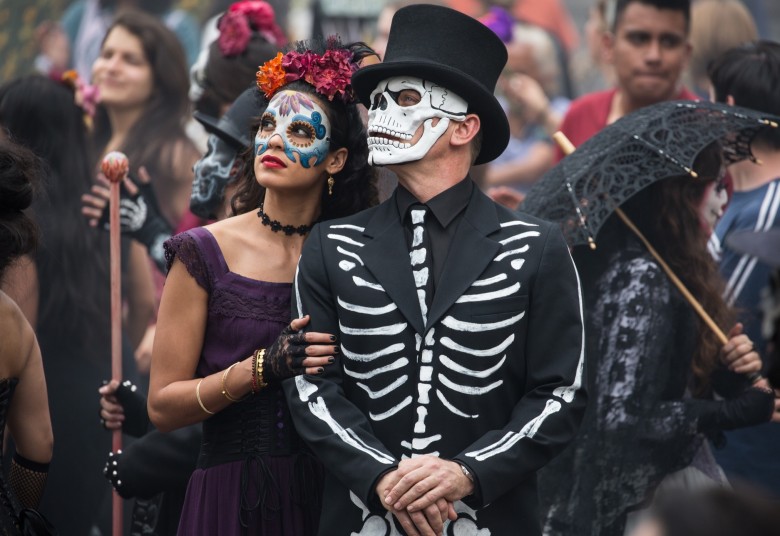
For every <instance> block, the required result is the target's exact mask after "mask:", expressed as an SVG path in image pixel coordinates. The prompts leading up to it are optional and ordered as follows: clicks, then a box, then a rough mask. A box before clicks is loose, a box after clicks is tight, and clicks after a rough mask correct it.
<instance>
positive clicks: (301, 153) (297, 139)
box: [255, 90, 330, 168]
mask: <svg viewBox="0 0 780 536" xmlns="http://www.w3.org/2000/svg"><path fill="white" fill-rule="evenodd" d="M276 135H278V136H280V137H281V139H282V143H283V144H284V153H285V154H286V155H287V158H289V159H290V160H291V161H292V162H293V163H297V162H298V160H296V158H295V155H296V154H297V155H298V157H299V158H300V164H301V166H303V167H304V168H309V167H311V166H312V165H314V166H317V165H319V164H321V163H322V161H323V160H325V157H326V156H327V155H328V150H329V149H330V121H329V120H328V116H327V115H326V114H325V111H324V110H323V109H322V108H321V107H320V106H319V105H318V104H317V103H316V102H315V101H314V100H312V99H311V98H309V96H308V95H306V94H305V93H299V92H297V91H289V90H288V91H280V92H279V93H277V94H276V95H274V97H273V98H272V99H271V102H269V103H268V108H267V109H266V111H265V113H264V114H263V117H262V119H261V122H260V128H259V129H258V131H257V136H256V137H255V156H260V155H261V154H263V153H264V152H265V151H266V150H267V149H268V143H269V141H270V140H271V138H273V137H274V136H276ZM312 158H316V160H315V161H314V162H313V163H312V161H311V159H312Z"/></svg>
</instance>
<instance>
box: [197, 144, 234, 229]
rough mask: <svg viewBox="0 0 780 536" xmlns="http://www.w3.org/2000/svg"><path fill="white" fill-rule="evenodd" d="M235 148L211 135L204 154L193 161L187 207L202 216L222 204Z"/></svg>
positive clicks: (209, 215) (230, 173)
mask: <svg viewBox="0 0 780 536" xmlns="http://www.w3.org/2000/svg"><path fill="white" fill-rule="evenodd" d="M237 156H238V151H236V150H235V149H234V148H233V147H232V146H231V145H230V144H228V143H226V142H225V141H224V140H222V138H220V137H219V136H215V135H213V134H212V135H211V136H209V140H208V151H207V152H206V155H205V156H204V157H203V158H201V159H200V160H198V161H197V162H196V163H195V167H194V168H193V171H194V172H195V180H194V181H193V183H192V194H191V195H190V210H192V213H193V214H195V215H196V216H200V217H201V218H214V217H215V214H216V211H217V209H218V208H219V206H220V205H221V204H222V201H223V197H224V195H225V187H226V186H227V185H228V184H230V182H232V181H233V180H234V179H235V176H233V175H232V171H233V167H234V166H235V163H236V157H237Z"/></svg>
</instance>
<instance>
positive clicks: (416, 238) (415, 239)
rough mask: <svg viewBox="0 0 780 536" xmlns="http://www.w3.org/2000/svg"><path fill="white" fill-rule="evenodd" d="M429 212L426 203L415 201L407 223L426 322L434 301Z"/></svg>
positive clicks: (413, 270) (411, 259) (413, 264)
mask: <svg viewBox="0 0 780 536" xmlns="http://www.w3.org/2000/svg"><path fill="white" fill-rule="evenodd" d="M428 214H430V209H429V208H428V207H427V206H426V205H423V204H420V203H415V204H414V205H412V206H411V207H410V208H409V214H408V216H407V219H406V224H407V226H409V229H411V231H412V238H411V242H410V244H409V259H410V261H411V263H412V274H413V275H414V286H415V288H416V290H417V299H418V301H419V302H420V311H421V312H422V317H423V322H424V323H425V322H427V321H428V309H430V306H431V302H432V301H433V256H432V249H431V240H430V233H429V232H428V230H427V229H426V228H425V222H426V220H425V218H426V217H427V216H428Z"/></svg>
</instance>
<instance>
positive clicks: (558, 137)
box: [552, 132, 729, 344]
mask: <svg viewBox="0 0 780 536" xmlns="http://www.w3.org/2000/svg"><path fill="white" fill-rule="evenodd" d="M552 137H553V139H554V140H555V142H556V143H557V144H558V146H559V147H560V148H561V150H562V151H563V153H564V154H567V155H568V154H571V153H573V152H574V150H575V147H574V144H573V143H572V142H571V141H570V140H569V138H567V137H566V135H565V134H564V133H563V132H556V133H555V134H553V136H552ZM615 213H616V214H617V215H618V217H620V219H621V220H623V223H625V224H626V226H628V228H629V229H631V231H632V232H633V233H634V234H635V235H636V236H637V237H638V238H639V240H641V241H642V243H643V244H644V245H645V247H646V248H647V250H648V251H649V252H650V254H651V255H652V256H653V258H654V259H655V260H656V261H658V264H659V265H660V266H661V268H662V269H663V271H664V272H666V275H667V276H668V277H669V279H670V280H671V281H672V283H674V286H675V287H677V289H678V290H679V291H680V292H681V293H682V295H683V296H684V297H685V299H686V300H687V301H688V303H690V304H691V307H693V310H694V311H696V313H697V314H698V315H699V317H701V319H702V320H703V321H704V323H705V324H707V326H708V327H709V328H710V329H711V330H712V331H713V333H715V335H717V337H718V339H720V342H721V343H722V344H726V343H727V342H729V339H728V337H727V336H726V334H725V333H723V330H722V329H720V327H719V326H718V325H717V324H716V323H715V321H714V320H713V319H712V317H711V316H710V315H709V314H708V313H707V311H705V310H704V307H702V306H701V304H700V303H699V301H698V300H697V299H696V298H695V297H694V296H693V294H691V292H690V291H689V290H688V289H687V288H686V287H685V284H684V283H683V282H682V281H680V278H679V277H677V275H676V274H675V273H674V272H673V271H672V269H671V268H670V267H669V265H668V264H666V262H665V261H664V260H663V259H662V258H661V255H660V254H659V253H658V252H657V251H656V250H655V248H654V247H653V246H652V245H651V244H650V242H648V240H647V238H645V236H644V235H643V234H642V232H641V231H640V230H639V229H637V227H636V225H634V222H632V221H631V219H630V218H629V217H628V216H626V213H625V212H623V210H622V209H621V208H620V207H618V206H616V207H615Z"/></svg>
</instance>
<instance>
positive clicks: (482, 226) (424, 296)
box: [285, 5, 586, 536]
mask: <svg viewBox="0 0 780 536" xmlns="http://www.w3.org/2000/svg"><path fill="white" fill-rule="evenodd" d="M505 62H506V48H505V46H504V45H503V43H502V42H501V41H500V40H499V39H498V38H497V37H496V36H495V35H494V34H493V32H492V31H491V30H489V29H488V28H487V27H485V26H483V25H482V24H481V23H479V22H478V21H476V20H475V19H472V18H470V17H467V16H465V15H462V14H460V13H458V12H456V11H453V10H451V9H448V8H443V7H437V6H430V5H414V6H410V7H406V8H403V9H401V10H399V11H398V12H397V13H396V15H395V17H394V19H393V23H392V26H391V30H390V36H389V42H388V46H387V50H386V55H385V59H384V62H383V63H381V64H375V65H370V66H367V67H364V68H362V69H360V70H358V71H357V72H356V73H354V74H353V77H352V84H353V87H354V88H355V91H356V93H357V95H358V97H359V98H360V100H361V101H362V102H363V103H364V104H365V105H366V106H368V107H369V123H368V137H369V139H368V145H369V150H370V155H369V160H370V162H372V163H373V164H374V165H386V166H388V167H389V168H390V169H391V170H392V171H393V172H395V173H396V174H397V175H398V178H399V187H398V189H397V190H396V192H395V193H394V194H393V195H392V196H391V197H390V199H388V200H387V201H385V202H384V203H382V204H380V205H379V206H377V207H375V208H371V209H368V210H366V211H364V212H361V213H358V214H356V215H354V216H351V217H348V218H344V219H341V220H333V221H329V222H327V223H322V224H319V225H318V226H316V227H315V228H314V230H313V231H312V234H311V236H310V237H309V239H308V240H307V241H306V243H305V244H304V248H303V253H302V256H301V259H300V262H299V266H298V272H297V274H296V280H295V287H294V297H293V305H294V308H295V309H296V312H297V314H298V315H304V314H309V315H311V323H310V325H309V326H307V328H306V329H311V330H313V331H319V332H327V333H338V340H339V343H340V354H339V355H337V356H336V363H335V365H334V366H331V367H328V368H327V370H326V371H325V372H324V373H323V374H321V375H317V376H309V375H305V376H299V377H297V378H295V379H294V380H289V381H287V382H286V384H285V389H286V393H287V398H288V402H289V405H290V411H291V413H292V415H293V419H294V422H295V425H296V427H297V429H298V431H299V433H300V435H301V436H302V437H303V438H304V439H305V440H306V441H307V442H308V443H309V444H310V446H311V447H312V449H313V451H314V452H315V453H316V454H317V455H318V457H320V459H321V460H322V461H323V463H324V466H325V468H326V469H327V470H328V472H329V475H328V477H327V479H326V487H325V494H324V503H323V509H322V512H323V513H322V517H321V522H320V527H321V529H320V534H335V533H338V534H360V535H369V534H370V535H392V534H404V533H405V534H412V535H415V534H423V535H428V534H431V535H432V534H442V533H443V531H444V532H446V534H475V535H476V534H479V535H488V534H489V535H492V536H501V535H516V534H518V533H519V532H522V533H523V534H529V535H538V534H541V530H540V526H539V519H538V512H537V492H536V477H535V472H536V471H537V470H538V469H539V468H540V467H542V466H543V465H545V464H546V463H547V462H548V461H549V460H550V459H551V458H552V457H553V456H555V455H556V454H557V453H558V452H560V451H561V450H562V449H563V448H564V447H565V446H566V445H567V444H568V443H569V441H571V439H572V438H573V436H574V435H575V433H576V432H577V428H578V426H579V423H580V421H581V419H582V416H583V412H584V408H585V401H586V393H585V389H584V385H583V383H584V382H583V370H584V361H583V355H584V354H583V324H582V309H581V300H580V290H579V282H578V277H577V274H576V270H575V267H574V264H573V262H572V260H571V257H570V255H569V252H568V248H567V246H566V243H565V241H564V239H563V236H562V234H561V232H560V230H559V229H558V228H557V226H555V225H553V224H551V223H548V222H545V221H542V220H539V219H536V218H533V217H531V216H527V215H521V214H518V213H515V212H512V211H510V210H508V209H506V208H504V207H501V206H500V205H498V204H496V203H494V202H493V201H491V200H490V199H489V198H488V197H486V196H485V195H484V194H483V193H482V192H480V191H479V189H478V188H476V187H475V185H474V184H473V182H472V181H471V179H470V178H469V176H468V172H469V168H470V166H471V165H472V164H473V163H478V164H479V163H484V162H489V161H491V160H492V159H494V158H495V157H496V156H498V155H499V154H500V153H501V152H502V151H503V149H504V147H505V146H506V144H507V141H508V138H509V128H508V124H507V120H506V116H505V115H504V112H503V110H502V109H501V106H500V105H499V103H498V102H497V100H496V99H495V97H494V96H493V88H494V87H495V82H496V80H497V78H498V75H499V73H500V72H501V70H502V68H503V67H504V64H505Z"/></svg>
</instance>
